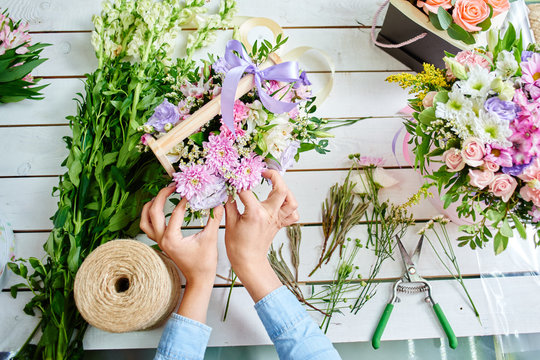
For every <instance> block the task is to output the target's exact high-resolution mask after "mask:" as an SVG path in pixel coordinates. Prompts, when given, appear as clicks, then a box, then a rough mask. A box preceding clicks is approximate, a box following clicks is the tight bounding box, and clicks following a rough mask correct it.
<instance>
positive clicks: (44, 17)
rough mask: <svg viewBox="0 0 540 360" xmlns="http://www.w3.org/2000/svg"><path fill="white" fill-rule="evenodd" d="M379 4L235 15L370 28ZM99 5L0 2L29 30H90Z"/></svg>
mask: <svg viewBox="0 0 540 360" xmlns="http://www.w3.org/2000/svg"><path fill="white" fill-rule="evenodd" d="M382 2H383V1H382V0H376V1H375V0H369V1H367V0H363V1H357V0H340V1H332V2H328V1H324V0H316V1H287V0H276V1H272V2H267V1H246V0H240V1H238V2H237V9H238V15H239V16H254V17H257V16H265V17H268V18H271V19H273V20H275V21H277V22H278V23H279V24H280V25H281V26H287V27H290V26H358V23H361V24H365V25H371V22H372V17H373V14H374V13H375V11H376V9H377V8H378V6H379V4H380V3H382ZM211 3H212V6H211V7H210V9H211V10H215V8H216V7H217V3H218V2H217V1H216V0H212V2H211ZM100 4H101V1H99V0H48V1H46V0H43V1H36V0H0V8H9V10H10V14H11V15H12V16H13V17H14V18H17V19H23V20H24V21H27V22H29V23H30V30H31V31H51V30H53V31H65V30H70V31H73V30H92V29H93V25H92V22H91V16H92V15H93V14H98V13H99V12H100V11H101V6H100ZM321 14H324V16H321ZM383 16H384V14H383V15H382V16H381V18H380V19H379V24H381V23H382V20H383Z"/></svg>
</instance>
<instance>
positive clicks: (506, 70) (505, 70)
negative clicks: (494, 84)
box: [495, 50, 519, 79]
mask: <svg viewBox="0 0 540 360" xmlns="http://www.w3.org/2000/svg"><path fill="white" fill-rule="evenodd" d="M495 65H496V70H495V72H496V73H497V75H499V76H501V77H503V78H505V79H507V78H509V77H512V76H514V75H515V73H516V71H517V70H518V68H519V64H518V62H517V61H516V58H515V57H514V53H511V52H509V51H506V50H503V51H501V52H500V53H499V55H498V56H497V61H496V63H495Z"/></svg>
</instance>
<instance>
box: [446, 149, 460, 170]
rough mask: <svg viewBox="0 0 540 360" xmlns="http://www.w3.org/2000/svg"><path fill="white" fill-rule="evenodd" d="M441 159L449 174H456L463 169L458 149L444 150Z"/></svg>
mask: <svg viewBox="0 0 540 360" xmlns="http://www.w3.org/2000/svg"><path fill="white" fill-rule="evenodd" d="M442 157H443V161H444V163H445V164H446V167H447V169H448V171H449V172H457V171H460V170H462V169H463V168H464V167H465V162H464V161H463V157H462V156H461V151H459V149H456V148H451V149H449V150H446V151H445V152H444V154H443V156H442Z"/></svg>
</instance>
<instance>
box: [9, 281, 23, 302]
mask: <svg viewBox="0 0 540 360" xmlns="http://www.w3.org/2000/svg"><path fill="white" fill-rule="evenodd" d="M25 286H26V284H23V283H18V284H15V285H12V286H11V287H10V288H9V292H10V293H11V297H12V298H14V299H15V298H16V297H17V293H18V292H19V289H20V288H23V287H25Z"/></svg>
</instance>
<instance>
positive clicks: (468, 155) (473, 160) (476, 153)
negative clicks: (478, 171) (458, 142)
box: [461, 137, 486, 167]
mask: <svg viewBox="0 0 540 360" xmlns="http://www.w3.org/2000/svg"><path fill="white" fill-rule="evenodd" d="M484 155H486V148H485V146H484V143H483V142H482V140H480V139H478V138H475V137H470V138H468V139H467V140H465V142H464V143H463V148H462V149H461V156H463V160H465V163H466V164H467V165H469V166H473V167H477V166H480V165H482V164H483V163H484V160H483V159H484Z"/></svg>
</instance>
